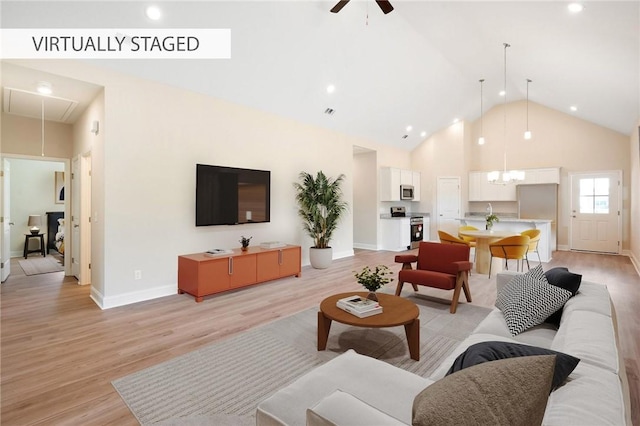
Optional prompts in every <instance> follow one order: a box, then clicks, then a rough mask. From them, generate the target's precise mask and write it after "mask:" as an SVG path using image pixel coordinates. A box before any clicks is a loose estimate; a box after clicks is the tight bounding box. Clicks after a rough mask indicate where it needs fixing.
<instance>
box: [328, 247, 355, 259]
mask: <svg viewBox="0 0 640 426" xmlns="http://www.w3.org/2000/svg"><path fill="white" fill-rule="evenodd" d="M353 256H355V253H354V251H353V249H351V250H344V251H340V252H334V253H333V258H334V259H342V258H344V257H353Z"/></svg>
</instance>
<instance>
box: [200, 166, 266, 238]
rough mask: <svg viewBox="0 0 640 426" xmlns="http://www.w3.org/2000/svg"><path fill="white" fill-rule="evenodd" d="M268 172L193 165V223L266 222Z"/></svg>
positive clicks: (201, 224) (204, 224)
mask: <svg viewBox="0 0 640 426" xmlns="http://www.w3.org/2000/svg"><path fill="white" fill-rule="evenodd" d="M270 210H271V172H270V171H266V170H253V169H239V168H236V167H222V166H209V165H206V164H197V165H196V226H209V225H239V224H242V223H260V222H269V221H270Z"/></svg>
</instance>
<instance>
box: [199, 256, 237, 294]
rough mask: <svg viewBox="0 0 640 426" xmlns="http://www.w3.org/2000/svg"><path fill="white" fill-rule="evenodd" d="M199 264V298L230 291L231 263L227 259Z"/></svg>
mask: <svg viewBox="0 0 640 426" xmlns="http://www.w3.org/2000/svg"><path fill="white" fill-rule="evenodd" d="M199 263H200V265H199V271H198V289H197V293H198V294H197V296H206V295H208V294H213V293H218V292H221V291H225V290H229V283H230V281H229V262H228V259H227V258H224V259H216V260H208V261H206V262H199Z"/></svg>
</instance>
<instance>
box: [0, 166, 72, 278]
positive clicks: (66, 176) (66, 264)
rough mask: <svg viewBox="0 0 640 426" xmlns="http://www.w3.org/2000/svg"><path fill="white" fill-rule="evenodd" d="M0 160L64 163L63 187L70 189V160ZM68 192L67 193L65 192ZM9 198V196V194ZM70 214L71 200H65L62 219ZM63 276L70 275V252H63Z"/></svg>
mask: <svg viewBox="0 0 640 426" xmlns="http://www.w3.org/2000/svg"><path fill="white" fill-rule="evenodd" d="M0 158H2V159H4V158H6V159H16V160H33V161H49V162H56V163H64V187H65V188H70V185H71V176H70V174H71V160H70V159H68V158H59V157H42V156H37V155H23V154H0ZM67 192H69V191H67ZM10 196H11V194H10ZM70 213H71V200H65V203H64V217H65V218H67V217H69V214H70ZM64 274H65V276H68V275H71V251H70V250H65V251H64Z"/></svg>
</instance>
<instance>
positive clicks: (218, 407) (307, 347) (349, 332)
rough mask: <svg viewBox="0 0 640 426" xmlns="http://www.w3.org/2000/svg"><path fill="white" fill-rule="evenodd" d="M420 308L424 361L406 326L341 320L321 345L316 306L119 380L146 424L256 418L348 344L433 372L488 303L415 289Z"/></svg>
mask: <svg viewBox="0 0 640 426" xmlns="http://www.w3.org/2000/svg"><path fill="white" fill-rule="evenodd" d="M410 299H411V300H413V301H414V302H415V303H416V304H417V305H418V307H419V308H420V340H421V341H420V361H414V360H412V359H410V358H409V350H408V347H407V341H406V338H405V335H404V327H394V328H384V329H364V328H357V327H350V326H347V325H343V324H340V323H336V322H335V321H334V322H333V324H332V325H331V333H330V334H329V341H328V344H327V350H326V351H321V352H319V351H318V350H317V347H316V342H317V334H316V333H317V311H318V309H317V308H311V309H308V310H305V311H302V312H300V313H298V314H295V315H292V316H290V317H287V318H283V319H280V320H277V321H275V322H272V323H270V324H267V325H264V326H261V327H259V328H256V329H253V330H249V331H247V332H245V333H242V334H240V335H238V336H234V337H231V338H229V339H226V340H223V341H220V342H216V343H214V344H212V345H209V346H206V347H204V348H201V349H198V350H196V351H194V352H191V353H188V354H185V355H182V356H180V357H177V358H174V359H173V360H170V361H167V362H164V363H162V364H159V365H156V366H154V367H150V368H147V369H145V370H142V371H139V372H137V373H134V374H131V375H129V376H126V377H123V378H121V379H118V380H115V381H114V382H113V386H114V387H115V388H116V390H117V391H118V392H119V394H120V396H121V397H122V399H123V400H124V402H125V403H126V404H127V406H128V407H129V408H130V410H131V411H132V413H133V414H134V415H135V416H136V418H137V419H138V421H139V422H140V423H141V424H143V425H149V424H161V425H164V426H167V425H192V426H196V425H197V426H199V425H210V424H216V425H226V424H229V425H234V426H236V425H237V426H241V425H255V417H254V414H255V410H256V407H257V405H258V404H259V403H260V402H261V401H263V400H264V399H265V398H267V397H269V396H270V395H271V394H273V393H274V392H276V391H277V390H278V389H281V388H283V387H284V386H286V385H287V384H289V383H291V382H292V381H294V380H295V379H296V378H298V377H300V376H301V375H303V374H304V373H306V372H308V371H310V370H311V369H313V368H315V367H316V366H319V365H321V364H323V363H324V362H326V361H328V360H330V359H332V358H334V357H336V356H338V355H339V354H341V353H343V352H345V351H346V350H347V349H355V350H356V351H357V352H359V353H362V354H365V355H368V356H372V357H375V358H378V359H381V360H384V361H386V362H388V363H390V364H392V365H395V366H398V367H400V368H403V369H405V370H407V371H411V372H413V373H415V374H418V375H420V376H424V377H426V376H429V375H430V374H431V373H432V372H433V371H434V370H435V369H436V367H437V366H438V365H439V364H440V363H441V362H442V360H443V359H444V358H445V357H446V356H447V355H449V354H450V353H451V351H453V349H454V348H455V347H456V346H457V345H458V344H459V343H460V342H461V341H462V340H463V339H464V338H466V337H467V336H468V335H469V334H470V333H471V331H473V329H474V328H475V326H476V325H477V324H478V323H479V322H480V321H481V320H482V319H483V318H484V317H485V316H486V315H487V314H488V313H489V312H490V309H487V308H483V307H479V306H474V305H470V304H465V303H461V304H460V305H458V311H457V313H456V314H455V315H452V314H449V306H448V305H445V304H440V303H437V302H433V301H431V300H429V299H425V298H422V297H421V296H410Z"/></svg>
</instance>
